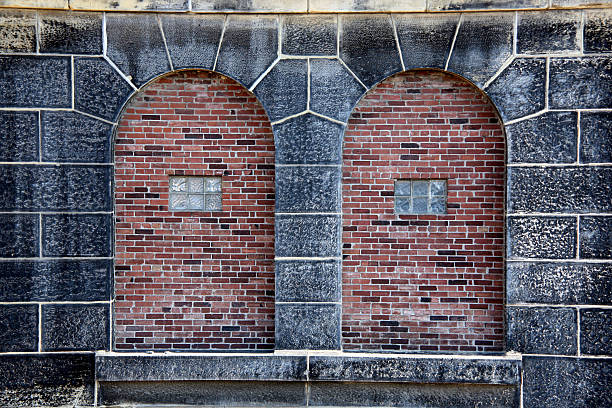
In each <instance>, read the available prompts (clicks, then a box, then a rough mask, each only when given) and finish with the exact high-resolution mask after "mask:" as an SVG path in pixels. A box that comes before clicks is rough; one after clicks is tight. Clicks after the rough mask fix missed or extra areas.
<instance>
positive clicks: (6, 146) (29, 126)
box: [0, 111, 38, 162]
mask: <svg viewBox="0 0 612 408" xmlns="http://www.w3.org/2000/svg"><path fill="white" fill-rule="evenodd" d="M0 135H2V137H1V138H0V161H7V162H9V161H16V162H17V161H21V162H24V161H36V160H38V113H37V112H9V111H4V112H0Z"/></svg>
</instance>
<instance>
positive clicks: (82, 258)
mask: <svg viewBox="0 0 612 408" xmlns="http://www.w3.org/2000/svg"><path fill="white" fill-rule="evenodd" d="M113 259H114V258H113V257H112V256H43V257H38V256H32V257H25V256H22V257H14V258H0V261H4V262H7V261H30V262H40V261H103V260H110V261H112V260H113Z"/></svg>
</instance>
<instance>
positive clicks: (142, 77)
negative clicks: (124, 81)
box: [106, 13, 171, 86]
mask: <svg viewBox="0 0 612 408" xmlns="http://www.w3.org/2000/svg"><path fill="white" fill-rule="evenodd" d="M106 33H107V37H108V40H107V42H108V45H107V50H106V53H107V55H108V57H109V58H110V59H111V61H113V62H114V63H115V64H116V65H117V66H118V67H119V69H120V70H121V71H123V73H124V74H125V75H129V76H131V77H132V82H134V84H136V86H141V85H143V84H145V83H146V82H147V81H149V80H150V79H152V78H154V77H156V76H158V75H160V74H163V73H165V72H168V71H170V70H171V69H170V64H169V62H168V56H167V54H166V47H165V45H164V39H163V37H162V33H161V30H160V26H159V23H158V17H157V15H155V14H112V13H110V14H107V15H106Z"/></svg>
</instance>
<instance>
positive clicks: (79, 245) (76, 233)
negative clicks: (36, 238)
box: [42, 214, 112, 256]
mask: <svg viewBox="0 0 612 408" xmlns="http://www.w3.org/2000/svg"><path fill="white" fill-rule="evenodd" d="M111 230H112V228H111V216H109V215H102V214H95V215H94V214H91V215H43V217H42V246H43V248H42V252H43V256H111V254H112V250H111V245H110V242H111V238H112V237H111Z"/></svg>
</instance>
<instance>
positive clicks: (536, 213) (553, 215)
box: [506, 212, 612, 218]
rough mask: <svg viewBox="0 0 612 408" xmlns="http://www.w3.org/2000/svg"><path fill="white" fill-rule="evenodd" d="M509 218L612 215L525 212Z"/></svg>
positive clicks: (514, 214)
mask: <svg viewBox="0 0 612 408" xmlns="http://www.w3.org/2000/svg"><path fill="white" fill-rule="evenodd" d="M506 215H507V216H508V217H525V216H530V217H568V218H570V217H580V216H585V217H595V216H608V217H609V216H612V213H605V212H601V213H584V214H583V213H558V212H553V213H544V212H530V213H528V212H525V213H516V212H515V213H511V214H506Z"/></svg>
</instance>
